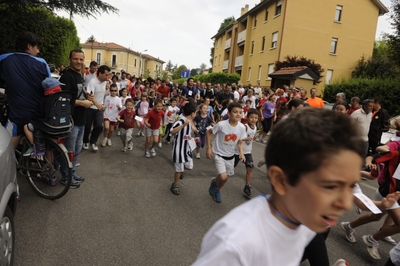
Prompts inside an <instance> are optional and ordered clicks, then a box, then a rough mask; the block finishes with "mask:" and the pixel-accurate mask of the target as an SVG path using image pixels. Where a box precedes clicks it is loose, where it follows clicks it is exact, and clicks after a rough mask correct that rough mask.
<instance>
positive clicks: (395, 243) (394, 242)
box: [382, 236, 397, 246]
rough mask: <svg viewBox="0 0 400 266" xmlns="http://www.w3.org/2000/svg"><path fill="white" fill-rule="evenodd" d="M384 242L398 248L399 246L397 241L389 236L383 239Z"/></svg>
mask: <svg viewBox="0 0 400 266" xmlns="http://www.w3.org/2000/svg"><path fill="white" fill-rule="evenodd" d="M382 241H385V242H386V243H388V244H390V245H392V246H396V245H397V242H396V240H394V239H393V238H392V237H391V236H387V237H384V238H382Z"/></svg>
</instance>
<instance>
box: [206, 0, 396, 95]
mask: <svg viewBox="0 0 400 266" xmlns="http://www.w3.org/2000/svg"><path fill="white" fill-rule="evenodd" d="M388 11H389V10H388V9H387V8H386V7H385V6H384V5H383V4H382V3H381V2H380V1H379V0H351V1H348V0H346V1H343V0H342V1H340V0H339V1H338V0H323V1H322V0H261V1H260V3H259V4H257V5H256V6H255V7H254V8H252V9H250V10H249V6H248V5H246V6H245V7H244V8H242V10H241V16H240V17H239V18H238V19H237V20H236V21H235V22H234V23H232V24H231V25H229V26H227V27H226V28H224V29H222V30H221V31H219V32H218V33H217V34H216V35H215V36H213V37H212V39H214V58H213V66H212V71H213V72H227V73H238V74H240V75H241V80H240V82H241V83H243V84H248V83H251V84H255V83H256V82H260V83H261V85H262V86H270V85H271V78H270V77H269V76H268V75H269V74H271V73H272V72H274V63H275V62H276V61H282V60H284V58H285V57H286V56H288V55H289V56H295V55H297V56H304V57H306V58H309V59H313V60H315V62H316V63H319V64H321V65H322V68H323V69H324V70H325V72H324V73H323V76H324V77H323V79H322V80H321V83H320V84H319V85H318V86H316V87H317V88H321V89H323V86H324V84H329V83H330V82H331V81H332V80H333V79H337V78H348V77H350V76H351V72H352V71H353V69H354V67H355V66H356V64H357V61H358V60H359V59H360V58H361V56H362V55H365V56H367V57H368V56H371V55H372V51H373V47H374V42H375V32H376V27H377V22H378V17H379V16H380V15H383V14H385V13H387V12H388ZM288 85H289V84H288ZM307 89H309V88H307Z"/></svg>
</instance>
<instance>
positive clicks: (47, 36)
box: [0, 5, 80, 65]
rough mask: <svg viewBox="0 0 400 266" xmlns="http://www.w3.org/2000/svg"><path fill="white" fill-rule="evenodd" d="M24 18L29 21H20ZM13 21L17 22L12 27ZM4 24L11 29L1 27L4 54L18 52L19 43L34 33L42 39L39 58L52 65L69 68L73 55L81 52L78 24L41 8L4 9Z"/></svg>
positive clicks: (0, 17) (1, 12)
mask: <svg viewBox="0 0 400 266" xmlns="http://www.w3.org/2000/svg"><path fill="white" fill-rule="evenodd" d="M21 17H22V18H29V20H27V19H19V18H21ZM9 21H13V23H12V25H10V23H9ZM0 23H1V25H10V26H9V27H0V36H2V38H0V48H1V49H0V50H1V51H0V53H4V52H12V51H15V39H16V38H17V37H18V36H19V35H21V34H22V33H23V32H25V31H31V32H33V33H35V34H36V35H37V36H39V37H40V38H41V39H42V42H43V45H42V46H41V47H40V54H39V56H41V57H43V58H44V59H45V60H46V61H47V62H48V63H51V64H55V65H61V64H67V63H68V55H69V52H70V51H71V50H72V49H77V48H80V43H79V38H78V34H77V31H76V27H75V24H74V23H73V22H72V21H70V20H68V19H65V18H61V17H57V16H55V15H54V13H52V12H51V11H49V10H47V9H44V8H41V7H26V8H25V9H21V10H16V9H13V8H12V7H10V6H7V5H0Z"/></svg>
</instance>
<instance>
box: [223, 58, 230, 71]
mask: <svg viewBox="0 0 400 266" xmlns="http://www.w3.org/2000/svg"><path fill="white" fill-rule="evenodd" d="M228 64H229V60H225V61H224V65H223V66H222V70H226V69H228Z"/></svg>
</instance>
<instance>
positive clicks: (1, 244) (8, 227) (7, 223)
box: [0, 206, 15, 265]
mask: <svg viewBox="0 0 400 266" xmlns="http://www.w3.org/2000/svg"><path fill="white" fill-rule="evenodd" d="M14 240H15V229H14V215H13V213H12V211H11V209H10V207H8V206H7V209H6V212H5V213H4V216H3V218H2V219H1V222H0V265H13V262H14Z"/></svg>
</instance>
